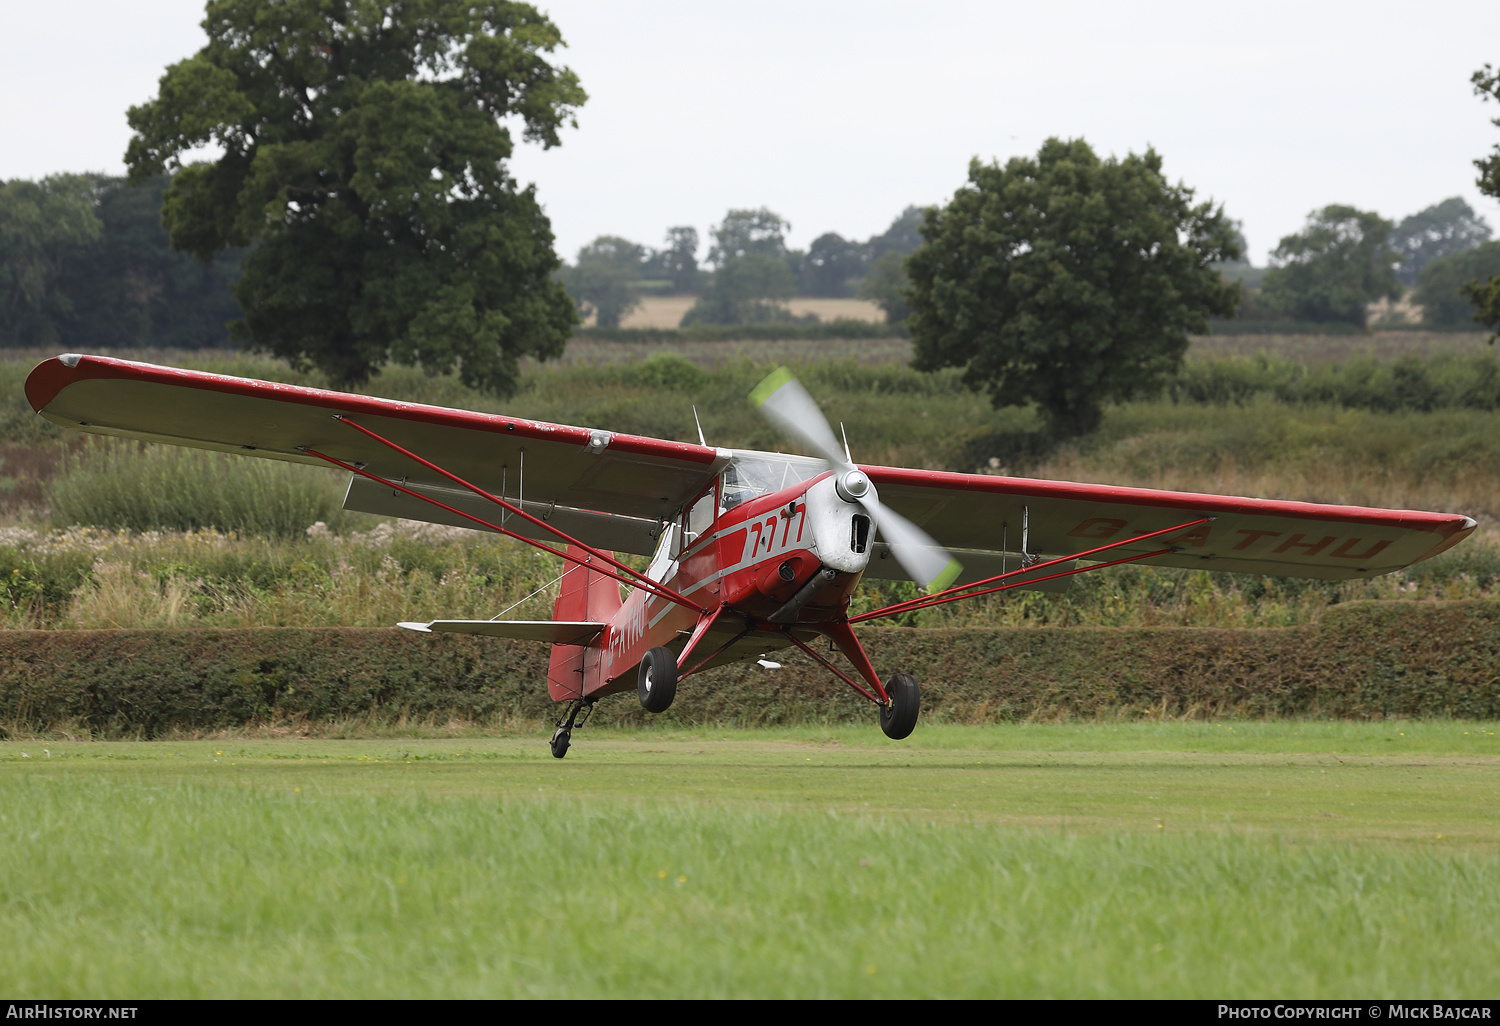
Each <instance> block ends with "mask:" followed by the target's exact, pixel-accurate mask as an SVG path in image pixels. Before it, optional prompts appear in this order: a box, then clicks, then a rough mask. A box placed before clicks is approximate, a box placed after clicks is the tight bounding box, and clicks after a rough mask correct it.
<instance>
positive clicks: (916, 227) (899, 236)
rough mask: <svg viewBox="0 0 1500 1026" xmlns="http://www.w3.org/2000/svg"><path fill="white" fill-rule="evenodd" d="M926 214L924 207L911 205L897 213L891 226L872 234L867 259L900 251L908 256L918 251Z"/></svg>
mask: <svg viewBox="0 0 1500 1026" xmlns="http://www.w3.org/2000/svg"><path fill="white" fill-rule="evenodd" d="M925 216H926V212H925V210H924V208H922V207H917V206H911V207H907V208H906V209H905V210H903V211H901V213H899V214H897V215H896V219H895V220H894V221H892V222H891V226H890V227H889V228H887V229H886V230H885V231H884V232H882V233H881V234H879V235H872V236H871V237H870V241H869V242H866V243H865V257H866V259H867V260H870V261H872V262H873V261H875V260H879V259H880V258H881V257H882V256H884V255H885V254H886V253H892V252H894V253H899V254H901V255H902V256H906V255H907V254H908V253H913V252H915V251H916V249H917V247H918V246H920V245H922V221H923V218H924V217H925Z"/></svg>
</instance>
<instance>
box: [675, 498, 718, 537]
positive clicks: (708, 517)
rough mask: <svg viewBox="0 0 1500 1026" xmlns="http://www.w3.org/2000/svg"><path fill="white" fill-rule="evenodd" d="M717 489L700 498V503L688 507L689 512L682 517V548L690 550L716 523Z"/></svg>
mask: <svg viewBox="0 0 1500 1026" xmlns="http://www.w3.org/2000/svg"><path fill="white" fill-rule="evenodd" d="M716 491H717V488H710V489H709V490H708V491H706V492H704V493H703V494H702V495H701V496H699V497H698V501H697V502H695V503H693V504H692V505H691V506H689V507H688V511H687V512H686V513H684V514H683V517H682V528H683V531H682V548H684V549H686V548H690V547H691V546H692V544H693V543H694V542H695V541H697V540H698V539H699V537H701V536H702V534H703V532H704V531H707V530H708V529H709V528H710V527H712V526H713V522H714V495H715V492H716Z"/></svg>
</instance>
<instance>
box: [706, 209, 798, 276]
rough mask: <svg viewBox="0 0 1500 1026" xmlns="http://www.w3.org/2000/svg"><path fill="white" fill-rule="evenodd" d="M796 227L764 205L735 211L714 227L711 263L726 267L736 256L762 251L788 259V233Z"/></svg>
mask: <svg viewBox="0 0 1500 1026" xmlns="http://www.w3.org/2000/svg"><path fill="white" fill-rule="evenodd" d="M791 230H792V226H791V225H790V224H788V223H787V222H786V221H784V220H782V218H781V215H780V214H777V213H774V212H773V211H770V210H767V209H766V208H765V207H761V208H760V209H759V210H731V211H730V212H729V213H727V214H725V215H724V220H723V222H721V223H720V224H718V225H715V226H714V227H713V229H711V234H712V235H713V237H714V244H713V246H712V247H711V248H710V249H709V251H708V262H709V263H710V264H713V265H714V267H722V266H723V265H724V264H726V263H728V262H729V261H730V260H733V259H734V258H735V257H742V256H748V255H750V254H751V253H758V254H761V255H762V256H770V257H775V258H776V259H778V260H785V259H786V255H787V251H786V233H787V232H789V231H791Z"/></svg>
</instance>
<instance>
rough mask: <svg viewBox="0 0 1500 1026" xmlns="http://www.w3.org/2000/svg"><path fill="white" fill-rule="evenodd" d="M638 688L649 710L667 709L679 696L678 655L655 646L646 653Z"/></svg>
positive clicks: (660, 710)
mask: <svg viewBox="0 0 1500 1026" xmlns="http://www.w3.org/2000/svg"><path fill="white" fill-rule="evenodd" d="M636 690H637V692H638V693H639V694H640V696H641V707H642V708H643V709H645V710H646V711H647V712H654V713H659V712H666V711H667V709H668V708H669V707H670V706H671V704H672V699H674V698H676V697H677V657H676V656H674V655H673V654H672V650H671V649H669V648H653V649H652V650H651V651H649V652H647V653H646V658H644V659H642V660H641V673H640V677H639V684H638V685H637V687H636Z"/></svg>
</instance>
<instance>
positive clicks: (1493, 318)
mask: <svg viewBox="0 0 1500 1026" xmlns="http://www.w3.org/2000/svg"><path fill="white" fill-rule="evenodd" d="M1469 81H1471V82H1472V83H1473V84H1474V92H1475V93H1477V94H1478V95H1479V96H1480V97H1482V98H1483V99H1484V100H1486V101H1488V100H1492V99H1493V100H1496V101H1497V102H1500V71H1495V70H1493V69H1491V68H1490V66H1489V65H1488V64H1486V65H1485V66H1484V67H1483V68H1481V69H1480V70H1478V71H1476V72H1474V74H1473V76H1472V77H1471V78H1470V79H1469ZM1491 123H1492V124H1494V125H1495V126H1496V127H1500V118H1493V119H1492V120H1491ZM1474 166H1475V167H1477V168H1479V180H1478V182H1477V184H1478V186H1479V191H1480V192H1482V193H1484V194H1485V195H1486V196H1493V197H1495V198H1496V199H1500V145H1496V147H1495V149H1494V151H1493V152H1491V153H1490V155H1489V156H1488V157H1481V158H1480V159H1478V160H1476V161H1474ZM1463 291H1464V295H1466V296H1468V297H1469V299H1470V300H1472V301H1473V303H1474V308H1475V313H1474V319H1475V320H1476V321H1478V322H1479V323H1481V324H1483V325H1485V326H1486V327H1488V328H1489V329H1490V330H1492V331H1493V332H1494V333H1495V334H1494V335H1493V336H1491V338H1490V342H1491V343H1493V342H1494V341H1495V339H1497V338H1500V275H1493V276H1491V277H1489V278H1484V279H1475V280H1474V281H1471V282H1469V284H1467V285H1465V286H1464V289H1463Z"/></svg>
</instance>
